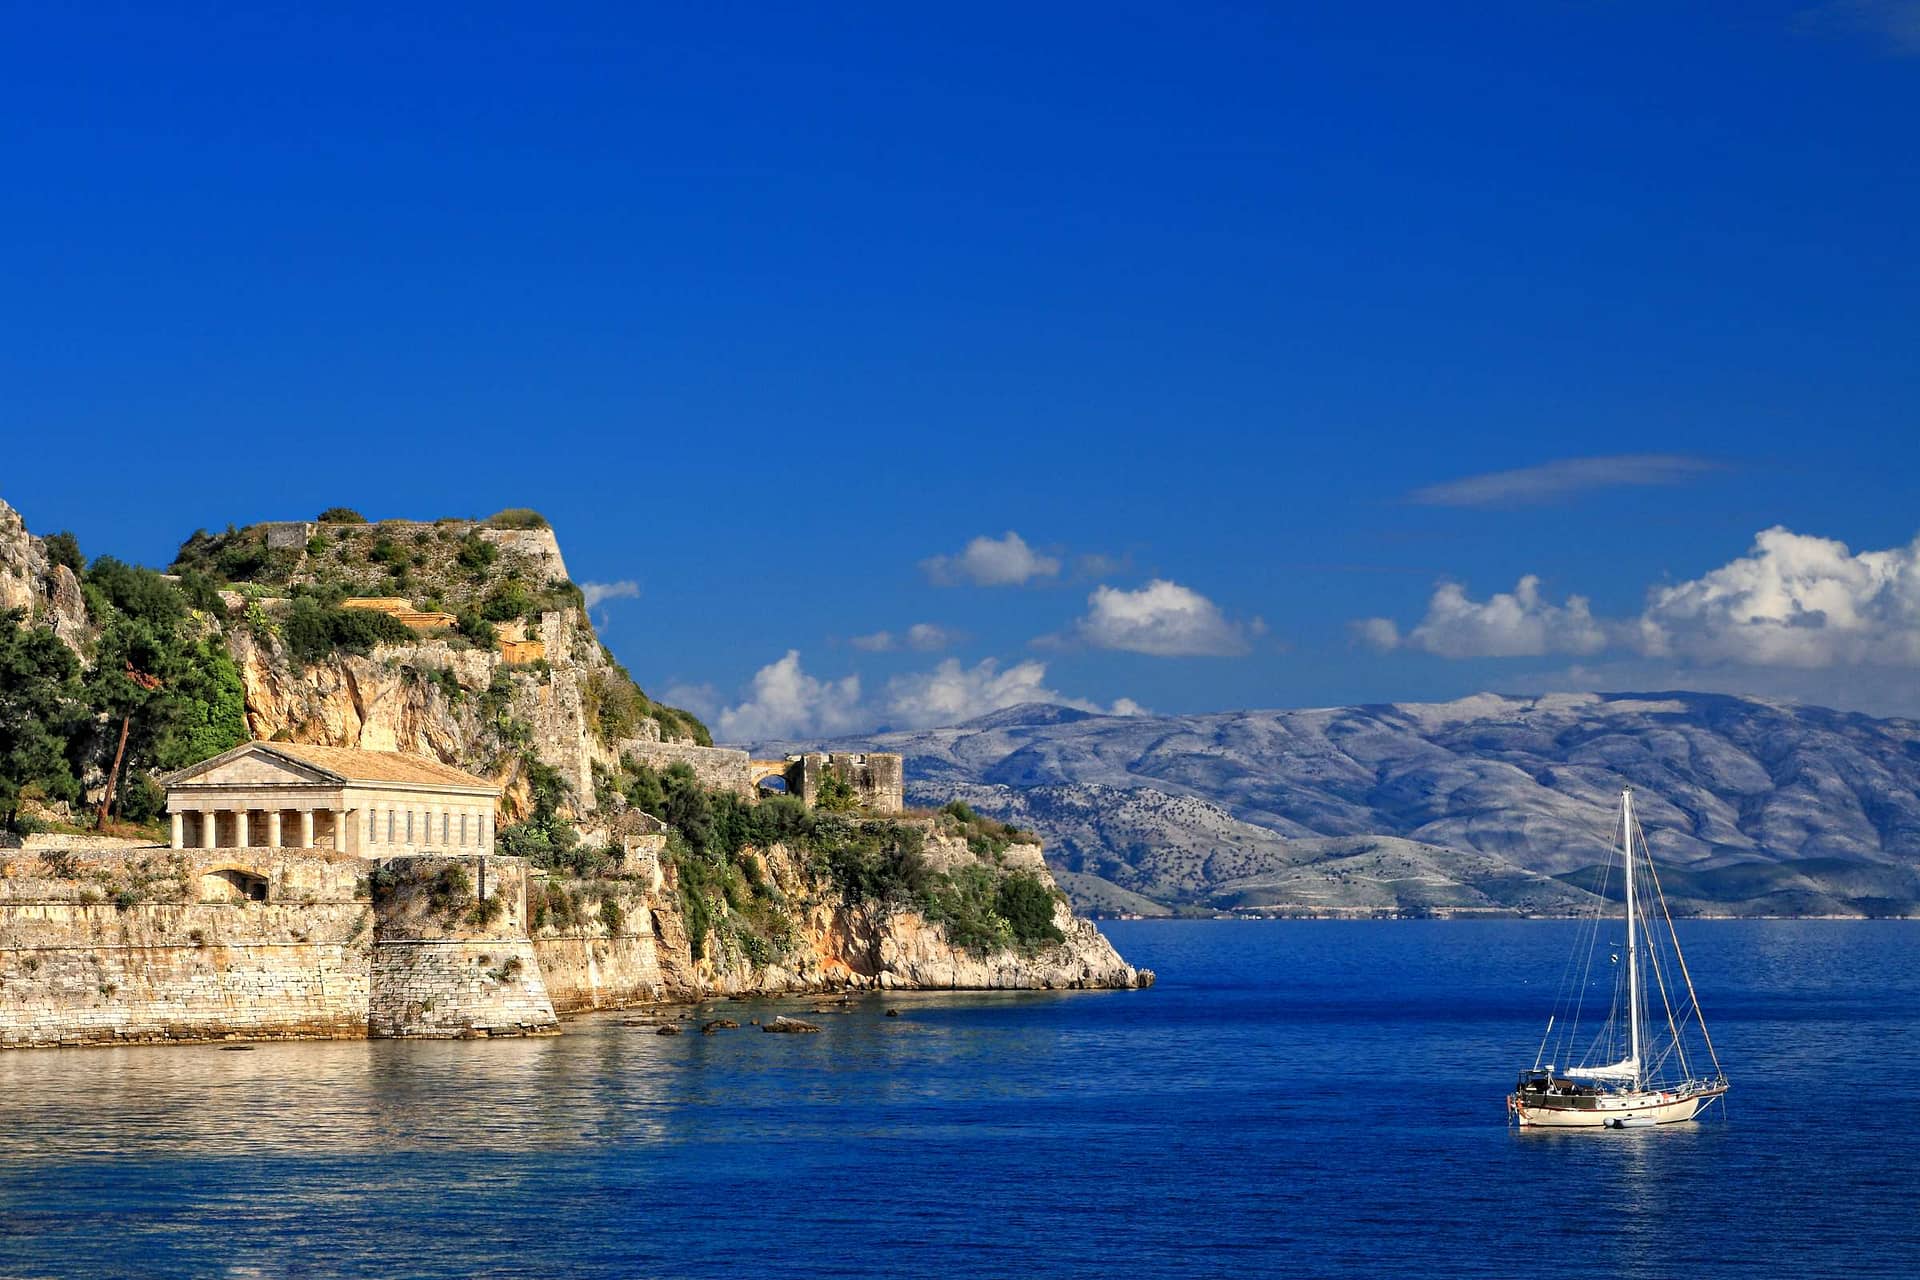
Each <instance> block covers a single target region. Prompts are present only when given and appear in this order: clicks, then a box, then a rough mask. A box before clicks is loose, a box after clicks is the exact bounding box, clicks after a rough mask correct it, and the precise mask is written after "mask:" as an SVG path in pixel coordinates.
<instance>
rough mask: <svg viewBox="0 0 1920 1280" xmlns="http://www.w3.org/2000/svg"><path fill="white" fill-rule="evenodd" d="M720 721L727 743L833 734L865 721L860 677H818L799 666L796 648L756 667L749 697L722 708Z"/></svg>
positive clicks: (719, 727)
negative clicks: (834, 678)
mask: <svg viewBox="0 0 1920 1280" xmlns="http://www.w3.org/2000/svg"><path fill="white" fill-rule="evenodd" d="M716 720H717V723H716V726H715V727H716V728H718V729H719V731H720V737H721V739H722V740H723V741H727V742H756V741H759V740H762V739H766V738H814V737H831V736H833V735H834V734H837V733H847V732H850V731H851V730H853V729H856V728H860V727H862V725H863V724H864V723H867V717H866V715H865V713H864V711H863V710H862V708H861V705H860V677H859V676H857V675H852V676H848V677H846V678H845V679H843V680H816V679H815V678H814V677H812V676H810V675H808V674H807V673H806V672H804V671H802V670H801V669H800V651H799V650H798V649H789V650H787V656H786V657H784V658H782V659H780V660H779V661H778V662H774V663H769V664H768V665H767V666H764V667H762V668H760V670H759V671H757V672H755V673H754V677H753V687H752V691H751V693H750V695H749V697H748V698H747V700H746V701H745V702H742V703H740V704H739V705H738V706H732V707H728V708H726V709H725V710H723V711H721V712H720V714H719V716H718V717H717V718H716Z"/></svg>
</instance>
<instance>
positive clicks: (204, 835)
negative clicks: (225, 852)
mask: <svg viewBox="0 0 1920 1280" xmlns="http://www.w3.org/2000/svg"><path fill="white" fill-rule="evenodd" d="M219 830H220V811H219V810H218V809H202V810H201V811H200V847H201V848H202V849H211V848H213V847H214V843H213V842H214V837H215V836H216V835H217V834H218V833H219Z"/></svg>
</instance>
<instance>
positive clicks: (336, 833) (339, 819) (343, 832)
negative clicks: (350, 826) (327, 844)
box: [333, 809, 347, 853]
mask: <svg viewBox="0 0 1920 1280" xmlns="http://www.w3.org/2000/svg"><path fill="white" fill-rule="evenodd" d="M333 851H334V852H335V853H345V852H346V851H347V811H346V810H345V809H335V810H334V811H333Z"/></svg>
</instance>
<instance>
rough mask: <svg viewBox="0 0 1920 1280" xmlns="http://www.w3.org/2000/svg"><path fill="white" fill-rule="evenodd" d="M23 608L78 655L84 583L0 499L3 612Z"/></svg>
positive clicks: (83, 632)
mask: <svg viewBox="0 0 1920 1280" xmlns="http://www.w3.org/2000/svg"><path fill="white" fill-rule="evenodd" d="M10 609H20V610H24V611H25V613H26V615H27V620H28V622H29V623H31V624H38V625H40V626H44V627H49V628H51V629H52V631H53V633H54V634H55V635H57V636H59V637H60V639H61V640H63V641H65V642H66V644H67V646H68V647H69V648H71V649H73V650H74V651H75V652H79V651H80V649H81V644H82V641H83V639H84V638H85V636H86V634H87V603H86V600H85V598H84V597H82V595H81V594H80V580H79V579H78V578H76V577H74V574H73V570H72V569H69V568H68V567H67V566H66V565H64V564H55V563H54V562H53V560H52V557H51V556H49V555H48V553H47V544H46V541H45V539H42V538H36V537H34V536H33V535H32V534H30V533H28V532H27V524H26V521H25V520H23V519H22V518H21V516H20V513H19V512H17V511H15V510H14V509H13V508H12V507H10V506H8V505H7V504H6V502H5V501H4V500H0V613H4V612H6V611H7V610H10Z"/></svg>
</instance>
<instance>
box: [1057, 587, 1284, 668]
mask: <svg viewBox="0 0 1920 1280" xmlns="http://www.w3.org/2000/svg"><path fill="white" fill-rule="evenodd" d="M1265 630H1266V624H1265V623H1263V622H1261V621H1260V620H1259V619H1258V618H1255V619H1254V620H1253V621H1251V622H1246V623H1242V622H1235V621H1231V620H1229V619H1228V617H1227V616H1226V614H1224V613H1222V612H1221V611H1220V606H1219V605H1217V604H1215V603H1214V602H1213V601H1211V600H1209V599H1207V598H1206V597H1205V596H1203V595H1201V594H1200V593H1199V592H1198V591H1195V590H1193V589H1192V588H1190V587H1183V586H1181V585H1180V584H1179V583H1177V582H1169V581H1167V580H1166V579H1165V578H1155V579H1154V580H1153V581H1151V582H1149V583H1148V584H1147V585H1146V586H1144V587H1141V588H1140V589H1139V590H1137V591H1122V590H1121V589H1120V588H1118V587H1108V586H1100V587H1096V588H1094V591H1093V594H1092V595H1090V596H1088V597H1087V612H1086V615H1085V616H1084V617H1082V618H1081V619H1080V620H1079V621H1078V622H1076V623H1074V626H1073V631H1072V633H1071V635H1070V636H1069V637H1068V638H1069V639H1075V640H1079V641H1081V642H1083V643H1085V644H1089V645H1092V646H1094V647H1095V648H1098V649H1120V650H1124V651H1126V652H1128V653H1147V654H1152V655H1154V656H1155V657H1160V658H1181V657H1235V656H1238V655H1240V654H1243V653H1246V652H1247V651H1248V650H1249V649H1250V648H1252V643H1251V641H1250V640H1249V636H1250V635H1259V634H1261V633H1262V632H1264V631H1265ZM1047 640H1048V641H1049V642H1050V643H1059V642H1060V638H1058V637H1047Z"/></svg>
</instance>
